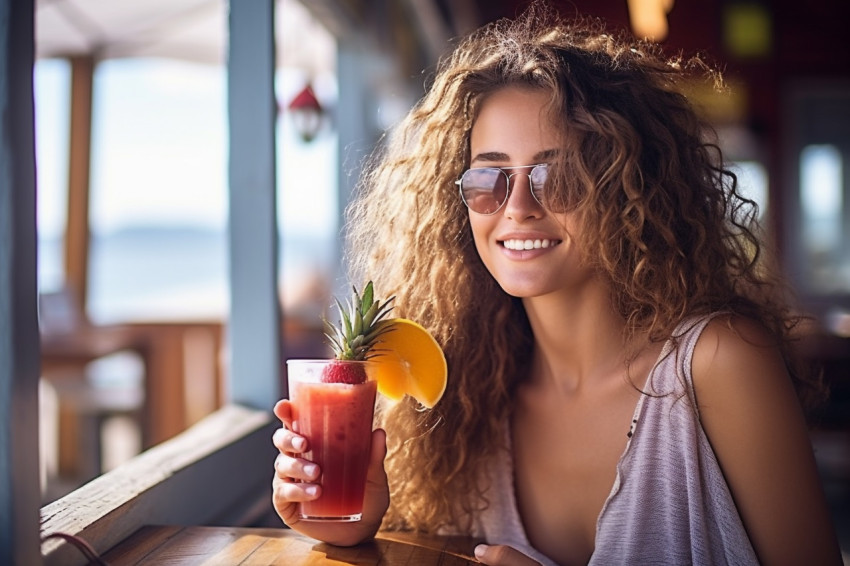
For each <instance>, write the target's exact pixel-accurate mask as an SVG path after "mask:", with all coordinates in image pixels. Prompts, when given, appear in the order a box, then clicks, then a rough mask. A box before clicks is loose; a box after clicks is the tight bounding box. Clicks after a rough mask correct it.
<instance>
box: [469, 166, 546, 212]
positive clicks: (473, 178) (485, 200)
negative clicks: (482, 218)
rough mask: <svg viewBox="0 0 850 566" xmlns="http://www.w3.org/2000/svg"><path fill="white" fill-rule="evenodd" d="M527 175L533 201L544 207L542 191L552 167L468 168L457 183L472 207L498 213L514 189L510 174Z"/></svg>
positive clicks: (474, 210) (474, 209)
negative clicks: (516, 170) (514, 171)
mask: <svg viewBox="0 0 850 566" xmlns="http://www.w3.org/2000/svg"><path fill="white" fill-rule="evenodd" d="M529 168H530V169H531V170H530V171H526V172H516V173H510V174H508V173H507V171H511V170H514V169H529ZM523 174H524V175H528V188H529V190H531V194H532V196H533V197H534V200H536V201H537V203H538V204H540V206H543V190H544V189H545V187H546V177H547V176H548V174H549V167H548V166H547V165H546V164H545V163H543V164H539V165H519V166H517V167H476V168H473V169H467V170H466V171H465V172H464V174H463V175H461V177H460V179H458V180H457V181H455V184H456V185H457V186H458V187H459V188H460V198H461V199H463V202H464V204H466V206H468V207H469V210H471V211H473V212H477V213H478V214H495V213H496V212H498V210H499V209H500V208H502V205H504V204H505V202H507V200H508V195H510V192H511V177H513V176H515V175H523Z"/></svg>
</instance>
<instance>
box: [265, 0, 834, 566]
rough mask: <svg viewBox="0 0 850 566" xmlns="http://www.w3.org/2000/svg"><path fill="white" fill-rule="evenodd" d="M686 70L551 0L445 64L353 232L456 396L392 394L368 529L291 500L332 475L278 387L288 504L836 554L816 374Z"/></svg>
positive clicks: (326, 530)
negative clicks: (314, 454) (816, 413)
mask: <svg viewBox="0 0 850 566" xmlns="http://www.w3.org/2000/svg"><path fill="white" fill-rule="evenodd" d="M686 68H691V69H705V67H704V66H702V65H701V64H700V62H699V61H697V60H694V61H689V62H685V61H667V60H665V59H664V58H663V57H662V56H661V54H660V52H659V51H658V50H657V48H655V47H654V46H652V45H650V44H645V43H639V42H634V41H630V40H628V39H618V38H616V37H614V36H612V35H610V34H608V33H606V32H604V30H603V29H601V28H600V27H599V26H598V25H596V24H593V23H588V22H583V23H576V24H568V23H566V22H564V21H562V20H560V19H559V17H558V16H557V15H555V14H553V13H550V12H549V11H547V10H546V9H544V8H541V7H539V6H537V7H534V8H532V9H529V10H528V11H527V12H526V13H525V14H524V15H523V16H522V17H520V18H519V19H517V20H516V21H500V22H497V23H495V24H492V25H489V26H486V27H484V28H483V29H481V30H479V31H478V32H476V33H474V34H472V35H471V36H470V37H468V38H467V39H466V40H464V41H463V42H462V43H461V44H460V45H459V46H458V47H457V49H456V50H455V51H454V53H453V54H452V56H451V57H450V58H448V59H447V60H445V61H443V62H442V63H441V65H440V67H439V69H438V72H437V74H436V77H435V79H434V83H433V85H432V86H431V88H430V89H429V92H428V93H427V95H426V96H425V97H424V98H423V99H422V101H420V103H419V104H418V105H417V106H416V107H415V108H414V109H413V110H412V111H411V112H410V114H409V115H408V116H407V118H406V119H405V120H404V121H403V122H402V123H401V124H400V126H399V127H398V129H397V130H396V131H395V132H394V134H393V135H392V136H391V137H390V138H389V139H388V140H387V142H386V144H385V145H384V147H383V148H382V150H381V151H380V153H379V154H378V155H377V156H376V157H375V159H374V160H373V162H372V164H371V166H370V168H368V170H367V174H366V175H365V176H364V178H363V180H362V187H361V189H362V190H361V192H360V194H359V195H358V198H357V199H356V200H355V202H354V203H353V205H352V207H351V208H350V209H349V222H348V236H349V244H350V254H349V259H350V263H351V265H352V267H353V273H354V275H355V277H354V280H360V279H363V280H365V279H366V278H371V279H375V281H376V287H377V288H378V290H379V291H380V292H381V293H382V294H385V295H387V296H388V295H390V294H394V295H396V300H395V305H396V309H395V311H394V315H396V316H403V317H407V318H410V319H413V320H416V321H417V322H419V323H421V324H423V325H424V326H425V327H427V328H428V329H429V330H430V331H431V332H432V333H433V334H434V336H435V337H436V339H437V340H438V341H439V342H440V344H441V345H442V346H443V348H444V351H445V354H446V359H447V361H448V365H449V371H450V374H449V384H448V388H447V391H446V394H445V395H444V397H443V399H442V400H441V401H440V403H439V404H438V405H437V406H436V407H435V409H433V410H431V411H425V410H423V409H421V408H420V407H417V406H416V404H415V403H414V402H412V401H410V402H402V403H398V404H395V405H386V406H383V407H382V409H381V411H380V414H379V422H380V425H381V427H382V428H381V429H378V430H377V431H376V432H375V433H374V437H373V446H372V462H371V468H370V477H369V486H368V492H367V496H366V508H365V510H364V519H363V521H361V522H360V523H354V524H320V523H309V522H304V521H302V522H298V521H297V519H296V518H295V514H294V509H295V506H296V505H297V502H299V501H303V500H308V499H312V498H314V497H316V496H317V494H318V490H317V488H316V486H315V485H314V484H312V483H310V481H311V480H315V479H316V478H317V477H318V474H319V473H320V471H319V470H317V469H316V466H315V465H314V464H311V463H310V462H306V461H305V460H303V459H302V458H299V453H300V452H302V451H303V450H304V448H305V446H306V443H305V440H304V439H303V438H301V437H299V436H298V435H296V434H294V433H292V432H291V431H290V430H289V424H290V422H291V417H290V408H289V404H288V401H281V402H280V403H278V405H277V406H276V407H275V412H276V414H277V415H278V417H279V418H280V419H281V421H282V422H283V424H284V427H283V428H282V429H280V430H279V431H278V432H277V433H276V434H275V438H274V442H275V444H276V446H277V447H278V449H279V450H280V455H279V456H278V458H277V460H276V464H275V469H276V474H275V480H274V490H275V491H274V504H275V507H276V509H277V511H278V513H279V514H280V516H281V517H282V519H283V521H284V522H285V523H287V524H288V525H289V526H291V527H292V528H294V529H296V530H299V531H300V532H303V533H305V534H307V535H309V536H313V537H315V538H317V539H321V540H325V541H327V542H331V543H335V544H356V543H358V542H360V541H362V540H364V539H366V538H368V537H371V536H373V535H374V534H375V533H376V532H377V531H378V529H379V528H386V529H396V530H398V529H404V530H411V529H412V530H421V531H426V532H440V533H459V534H469V535H473V536H479V537H482V538H483V539H484V540H486V542H487V544H482V545H480V546H478V547H476V549H475V554H476V557H478V559H479V560H480V561H481V562H483V563H486V564H535V563H541V564H561V565H564V564H587V563H592V564H646V563H659V564H688V563H694V564H724V563H737V564H751V563H752V564H754V563H756V562H761V563H763V564H783V563H787V564H803V563H807V564H840V555H839V551H838V545H837V543H836V539H835V534H834V530H833V527H832V525H831V523H830V519H829V514H828V511H827V507H826V504H825V500H824V496H823V493H822V489H821V487H820V484H819V480H818V476H817V471H816V468H815V463H814V458H813V455H812V450H811V445H810V443H809V440H808V436H807V432H806V425H805V421H804V417H803V412H802V410H801V403H800V402H799V400H798V399H804V400H805V399H806V398H807V397H808V396H809V394H810V393H813V392H816V391H817V385H818V384H817V382H816V381H815V380H813V379H809V378H807V377H806V375H805V374H804V373H802V372H801V371H800V370H799V369H798V368H797V366H796V364H795V362H794V360H793V356H792V352H791V350H790V349H789V347H788V340H789V332H790V331H791V329H792V327H793V324H794V320H793V319H792V317H791V316H790V314H789V312H788V309H787V308H786V307H785V305H784V304H783V303H782V302H781V300H780V296H781V293H780V292H778V291H777V286H776V284H775V283H774V282H772V281H771V280H770V279H769V278H768V277H767V275H766V274H765V270H764V266H763V261H761V260H760V257H759V252H760V245H759V242H758V240H757V237H756V232H755V226H754V225H753V219H754V218H755V210H754V206H753V205H754V203H752V202H751V201H748V200H747V199H745V198H743V197H742V196H741V195H740V194H739V193H738V192H737V191H736V180H735V177H734V175H732V174H731V173H729V172H728V171H725V170H724V169H723V168H722V161H721V156H720V152H719V150H718V149H717V148H716V147H715V146H713V145H711V144H708V143H706V141H705V137H706V134H707V131H706V129H705V128H704V125H703V124H701V123H700V122H699V120H698V118H697V116H696V114H695V113H694V111H693V109H692V108H691V106H690V104H689V102H688V101H687V99H686V98H685V97H684V96H683V95H682V94H680V93H679V90H678V88H679V87H680V86H681V82H682V81H683V80H684V78H685V76H686V73H685V69H686ZM710 78H713V79H716V78H717V77H716V76H713V75H710ZM384 430H386V433H384ZM387 448H388V450H387ZM385 455H386V458H385ZM384 469H386V473H385V472H384ZM293 480H306V483H293Z"/></svg>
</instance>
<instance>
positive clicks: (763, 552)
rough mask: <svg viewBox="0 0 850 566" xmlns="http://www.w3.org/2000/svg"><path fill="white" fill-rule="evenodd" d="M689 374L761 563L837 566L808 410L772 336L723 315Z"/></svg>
mask: <svg viewBox="0 0 850 566" xmlns="http://www.w3.org/2000/svg"><path fill="white" fill-rule="evenodd" d="M691 371H692V375H693V381H694V390H695V392H696V398H697V405H698V407H699V414H700V421H701V422H702V426H703V429H704V430H705V433H706V436H707V437H708V440H709V443H710V444H711V447H712V449H713V451H714V453H715V455H716V457H717V461H718V463H719V464H720V467H721V470H722V471H723V475H724V477H725V478H726V481H727V483H728V485H729V489H730V491H731V493H732V497H733V499H734V501H735V504H736V507H737V508H738V512H739V513H740V515H741V519H742V520H743V523H744V527H745V529H746V530H747V534H748V535H749V537H750V540H751V541H752V543H753V547H754V548H755V550H756V553H757V554H758V556H759V560H760V562H761V563H763V564H840V554H839V552H838V545H837V542H836V538H835V531H834V528H833V526H832V524H831V520H830V517H829V513H828V508H827V506H826V500H825V498H824V496H823V491H822V488H821V486H820V479H819V477H818V473H817V468H816V465H815V461H814V456H813V453H812V447H811V443H810V440H809V436H808V429H807V427H806V422H805V419H804V416H803V411H802V409H801V407H800V404H799V402H798V400H797V395H796V392H795V390H794V386H793V384H792V382H791V378H790V376H789V374H788V371H787V370H786V367H785V362H784V360H783V358H782V354H781V351H780V349H779V348H778V345H777V339H776V338H775V337H773V336H772V335H771V334H770V333H769V332H768V331H767V330H766V329H765V328H764V327H763V326H762V325H760V324H759V323H758V322H756V321H752V320H747V319H745V318H742V317H718V318H716V319H714V320H712V321H711V322H710V323H709V324H708V325H707V326H706V328H705V329H704V330H703V333H702V334H701V336H700V338H699V340H698V341H697V344H696V346H695V349H694V356H693V359H692V364H691Z"/></svg>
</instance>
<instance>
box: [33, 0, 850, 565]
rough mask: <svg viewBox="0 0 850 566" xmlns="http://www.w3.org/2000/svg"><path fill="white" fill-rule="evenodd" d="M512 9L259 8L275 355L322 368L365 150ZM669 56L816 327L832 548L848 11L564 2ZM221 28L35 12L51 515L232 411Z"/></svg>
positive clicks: (818, 443) (185, 10) (841, 496)
mask: <svg viewBox="0 0 850 566" xmlns="http://www.w3.org/2000/svg"><path fill="white" fill-rule="evenodd" d="M526 4H527V2H524V1H520V0H309V1H305V2H303V3H301V2H298V1H297V0H276V16H275V23H274V25H275V35H276V40H277V48H276V49H277V52H276V74H275V82H274V84H275V94H276V98H277V101H278V113H277V116H278V117H277V124H276V135H275V137H276V168H277V182H276V202H277V221H278V226H279V248H278V249H279V254H280V257H279V260H278V264H279V274H278V277H279V298H280V307H281V309H282V313H283V317H282V330H281V332H282V336H283V353H284V355H285V356H287V357H294V356H305V355H309V356H313V355H324V354H325V350H324V345H323V343H324V341H323V338H322V334H321V333H322V329H321V317H322V316H323V314H324V313H325V312H326V311H327V309H328V308H329V306H330V304H331V295H332V294H337V293H338V292H339V289H342V288H345V286H346V285H347V283H346V282H345V280H344V279H343V275H342V272H341V270H340V242H339V232H340V223H341V212H342V210H343V209H344V207H345V205H346V203H347V201H348V198H349V195H350V193H351V190H352V187H353V185H354V183H355V182H356V178H357V173H358V171H359V166H360V163H361V162H362V160H363V159H364V158H365V156H366V155H367V154H368V152H369V150H370V149H371V147H373V145H374V143H375V142H376V141H377V139H378V138H379V137H380V135H381V134H382V133H383V132H384V131H386V130H387V128H389V127H391V126H392V125H393V124H394V123H395V122H396V121H397V120H399V119H400V118H401V116H402V115H403V114H404V113H405V112H406V111H407V110H408V109H409V108H410V107H411V106H412V104H414V103H415V101H416V100H417V99H418V98H419V97H420V96H421V95H422V93H423V87H424V85H425V84H426V82H427V80H428V77H429V75H430V73H431V72H432V71H433V69H434V66H435V63H436V61H437V60H438V58H439V57H440V56H441V55H443V54H445V53H446V52H447V51H448V50H449V49H450V47H451V45H452V42H453V40H454V39H455V38H457V37H459V36H461V35H463V34H465V33H467V32H468V31H471V30H472V29H474V28H475V27H477V26H479V25H480V24H482V23H484V22H486V21H489V20H492V19H495V18H498V17H502V16H512V15H514V14H516V13H518V12H520V11H521V10H522V9H523V7H524V6H525V5H526ZM551 4H552V5H553V6H555V7H557V8H558V9H559V10H562V11H563V12H564V13H565V14H567V15H574V14H582V15H590V16H597V17H601V18H603V19H605V20H606V21H607V22H608V24H609V25H610V26H611V27H614V28H625V29H627V30H629V31H630V32H631V33H633V34H635V35H636V36H638V37H648V38H651V39H653V40H654V41H657V42H659V43H661V44H662V45H664V46H665V48H667V49H668V50H669V52H670V53H671V54H675V53H676V52H679V51H682V52H684V53H685V54H692V53H701V54H703V55H704V56H705V57H706V58H708V59H709V60H710V61H713V62H714V63H715V64H717V65H718V66H719V67H720V68H721V69H723V70H724V72H725V78H726V80H727V82H728V83H729V86H730V88H729V90H728V91H727V92H724V93H722V94H720V93H716V92H714V91H712V90H711V89H710V88H709V85H707V84H703V83H696V82H695V83H694V84H693V85H692V87H691V94H692V96H693V97H694V98H695V100H697V101H698V103H699V105H700V108H701V111H702V112H704V115H705V117H706V118H707V119H708V120H709V121H710V122H711V123H712V124H713V126H714V127H715V128H716V130H717V132H718V134H719V138H720V142H721V146H722V147H723V149H724V151H725V155H726V158H727V159H728V160H729V165H730V166H731V167H733V168H734V169H735V170H736V171H737V172H738V173H739V174H740V179H741V182H742V184H743V186H744V188H745V190H746V192H747V194H749V195H750V196H751V197H752V198H753V199H755V200H756V201H757V202H758V203H759V205H760V210H761V212H760V214H761V218H762V221H763V222H764V225H765V227H766V240H767V241H768V243H769V244H770V247H771V249H772V252H773V253H774V254H775V257H776V263H777V265H778V267H779V269H781V270H782V272H783V273H784V274H785V275H786V276H787V277H788V278H789V280H790V282H791V283H792V287H793V291H794V293H795V297H796V300H797V304H798V306H799V309H800V311H801V312H804V313H806V314H810V315H812V317H813V319H812V320H813V322H812V324H811V325H809V326H808V327H807V328H806V329H804V330H803V331H801V336H800V338H801V339H800V342H799V347H800V348H801V350H802V351H803V353H804V354H805V355H806V356H807V357H808V359H809V360H811V361H812V362H813V363H817V364H820V365H822V367H823V368H824V370H825V377H826V379H827V381H828V383H829V384H830V386H831V388H832V397H831V399H830V401H829V403H827V404H826V405H825V406H824V407H823V408H821V409H820V410H819V411H818V412H817V413H816V414H814V415H812V424H813V432H812V438H813V442H814V443H815V448H816V452H817V456H818V462H819V465H820V466H821V471H822V474H823V476H824V480H825V483H826V486H827V490H828V493H829V495H830V499H831V502H832V504H833V506H834V509H835V513H836V518H837V521H838V522H839V525H840V530H841V536H842V540H843V544H844V548H845V549H847V548H850V542H849V541H848V536H850V528H849V527H848V521H847V516H846V509H848V508H850V182H848V180H850V167H848V166H847V163H848V162H850V48H848V47H847V40H846V37H845V34H846V29H845V28H846V24H847V22H848V21H850V7H848V4H847V3H846V2H843V1H841V0H808V1H807V2H805V3H803V2H799V1H796V0H571V1H569V2H558V1H553V2H551ZM227 14H228V6H227V3H226V2H224V1H223V0H170V1H164V0H156V1H154V0H144V1H140V0H139V1H137V0H123V1H122V2H112V1H110V0H38V1H37V2H36V16H35V17H36V43H37V46H36V50H37V57H38V60H37V64H36V67H35V103H36V151H37V175H38V236H39V250H38V252H39V266H38V279H39V292H40V319H41V328H42V356H43V357H42V367H43V379H42V409H41V410H42V423H43V425H42V432H41V435H42V439H41V444H42V468H43V470H42V485H43V492H44V502H45V503H46V502H49V501H52V500H54V499H55V498H57V497H59V496H61V495H63V494H65V493H67V492H68V491H69V490H71V489H73V488H75V487H77V486H79V485H80V484H82V483H84V482H85V481H87V480H88V479H91V478H92V477H94V476H96V475H98V474H100V473H102V472H103V471H106V470H109V469H112V468H113V467H115V466H116V465H118V464H120V463H121V462H123V461H125V460H126V459H128V458H130V457H132V456H133V455H134V454H136V453H138V452H139V451H141V450H143V449H145V448H147V447H149V446H152V445H155V444H157V443H159V442H162V441H163V440H166V439H168V438H170V437H172V436H174V435H175V434H177V433H179V432H181V431H182V430H184V429H185V428H187V427H188V426H190V425H191V424H193V423H195V422H197V421H198V420H199V419H201V418H203V417H204V416H205V415H207V414H209V413H211V412H213V411H215V410H216V409H217V408H219V407H220V406H221V405H222V404H223V403H225V402H226V400H227V395H228V392H227V391H226V388H227V387H226V375H225V373H226V371H227V364H226V360H227V351H226V343H227V341H226V339H225V336H226V332H227V324H228V320H227V319H228V312H229V304H228V300H229V290H228V285H229V283H228V279H229V276H228V246H227V241H228V192H227V175H228V172H227V168H228V163H227V158H228V131H227V128H228V121H227V99H226V98H227V61H226V54H227V44H228V38H227V29H228V28H227Z"/></svg>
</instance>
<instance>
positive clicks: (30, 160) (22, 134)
mask: <svg viewBox="0 0 850 566" xmlns="http://www.w3.org/2000/svg"><path fill="white" fill-rule="evenodd" d="M33 5H34V3H33V0H0V564H33V565H38V564H41V549H40V544H39V517H38V510H39V506H40V502H41V491H40V485H39V466H38V374H39V368H38V364H39V362H38V359H39V337H38V318H37V309H36V303H37V299H36V259H37V257H36V241H37V239H36V224H35V133H34V125H35V121H34V117H33V61H34V56H35V54H34V47H33V35H34V29H33V28H34V23H33V20H34V16H33Z"/></svg>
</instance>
